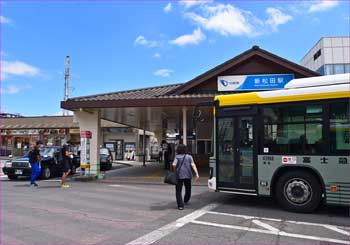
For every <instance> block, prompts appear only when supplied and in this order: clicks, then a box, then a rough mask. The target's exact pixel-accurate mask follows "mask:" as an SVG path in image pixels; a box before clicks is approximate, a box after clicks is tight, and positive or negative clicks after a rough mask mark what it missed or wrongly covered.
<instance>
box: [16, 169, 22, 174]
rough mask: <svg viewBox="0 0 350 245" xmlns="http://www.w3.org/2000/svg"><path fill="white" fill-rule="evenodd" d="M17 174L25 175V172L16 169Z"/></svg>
mask: <svg viewBox="0 0 350 245" xmlns="http://www.w3.org/2000/svg"><path fill="white" fill-rule="evenodd" d="M15 174H23V170H22V169H16V170H15Z"/></svg>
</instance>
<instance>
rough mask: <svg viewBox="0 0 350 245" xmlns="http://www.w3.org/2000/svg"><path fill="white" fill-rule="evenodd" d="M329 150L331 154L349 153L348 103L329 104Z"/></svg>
mask: <svg viewBox="0 0 350 245" xmlns="http://www.w3.org/2000/svg"><path fill="white" fill-rule="evenodd" d="M329 112H330V118H329V123H330V128H329V135H330V149H331V153H345V154H349V153H350V108H349V103H341V102H340V103H331V104H330V107H329Z"/></svg>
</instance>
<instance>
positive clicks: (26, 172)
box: [2, 146, 80, 180]
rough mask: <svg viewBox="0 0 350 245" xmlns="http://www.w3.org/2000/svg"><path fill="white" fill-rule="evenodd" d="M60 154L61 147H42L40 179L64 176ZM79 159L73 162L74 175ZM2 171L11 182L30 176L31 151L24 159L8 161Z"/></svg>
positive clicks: (75, 158) (74, 159)
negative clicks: (20, 177) (19, 177)
mask: <svg viewBox="0 0 350 245" xmlns="http://www.w3.org/2000/svg"><path fill="white" fill-rule="evenodd" d="M60 154H61V147H59V146H45V147H40V155H41V161H40V167H41V171H40V175H39V177H40V178H41V179H49V178H51V177H53V176H58V175H62V163H61V162H60V161H59V159H61V157H60ZM79 159H80V158H79V157H78V156H74V158H73V159H72V161H71V173H72V174H74V173H75V172H76V168H77V167H78V166H79V165H80V160H79ZM2 171H3V172H4V174H7V176H8V178H9V179H11V180H13V179H17V178H18V176H30V175H31V167H30V164H29V151H28V152H27V153H26V154H24V156H23V157H20V158H16V159H11V160H9V161H7V162H6V163H5V166H4V167H3V169H2Z"/></svg>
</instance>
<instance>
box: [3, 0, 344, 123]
mask: <svg viewBox="0 0 350 245" xmlns="http://www.w3.org/2000/svg"><path fill="white" fill-rule="evenodd" d="M0 17H1V19H0V21H1V80H2V81H1V111H6V112H11V113H20V114H22V115H25V116H30V115H55V114H59V113H60V111H61V109H60V101H61V100H62V99H63V84H64V78H63V71H64V59H65V56H66V55H70V57H71V66H70V71H71V79H70V87H71V89H70V97H76V96H83V95H92V94H98V93H105V92H113V91H121V90H128V89H137V88H144V87H151V86H158V85H164V84H173V83H181V82H186V81H188V80H190V79H191V78H193V77H195V76H197V75H199V74H201V73H203V72H205V71H207V70H209V69H210V68H213V67H214V66H216V65H219V64H221V63H223V62H224V61H226V60H228V59H230V58H232V57H234V56H236V55H238V54H240V53H241V52H243V51H245V50H247V49H249V48H251V47H252V46H253V45H259V46H260V47H261V48H263V49H266V50H268V51H270V52H272V53H275V54H277V55H279V56H282V57H284V58H286V59H289V60H291V61H293V62H296V63H299V61H300V59H301V58H302V57H303V55H304V54H305V53H306V52H307V51H308V50H309V49H310V48H311V47H312V46H313V45H314V44H315V43H316V42H317V41H318V40H319V39H320V38H321V37H323V36H348V35H349V2H348V1H328V2H327V1H326V2H324V1H313V2H311V1H304V2H303V1H226V2H224V1H214V2H213V1H207V2H203V1H192V2H181V1H180V2H179V1H170V2H169V1H160V0H159V1H152V2H143V1H136V2H135V1H131V2H128V1H122V2H121V1H106V2H92V1H80V2H67V1H63V2H50V1H43V2H40V1H37V2H31V3H25V2H11V1H5V2H2V3H1V14H0Z"/></svg>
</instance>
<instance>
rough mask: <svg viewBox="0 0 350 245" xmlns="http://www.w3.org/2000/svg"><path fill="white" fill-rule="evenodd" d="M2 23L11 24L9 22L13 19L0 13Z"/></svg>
mask: <svg viewBox="0 0 350 245" xmlns="http://www.w3.org/2000/svg"><path fill="white" fill-rule="evenodd" d="M0 23H1V24H9V23H12V20H11V19H9V18H6V17H5V16H2V15H0Z"/></svg>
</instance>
